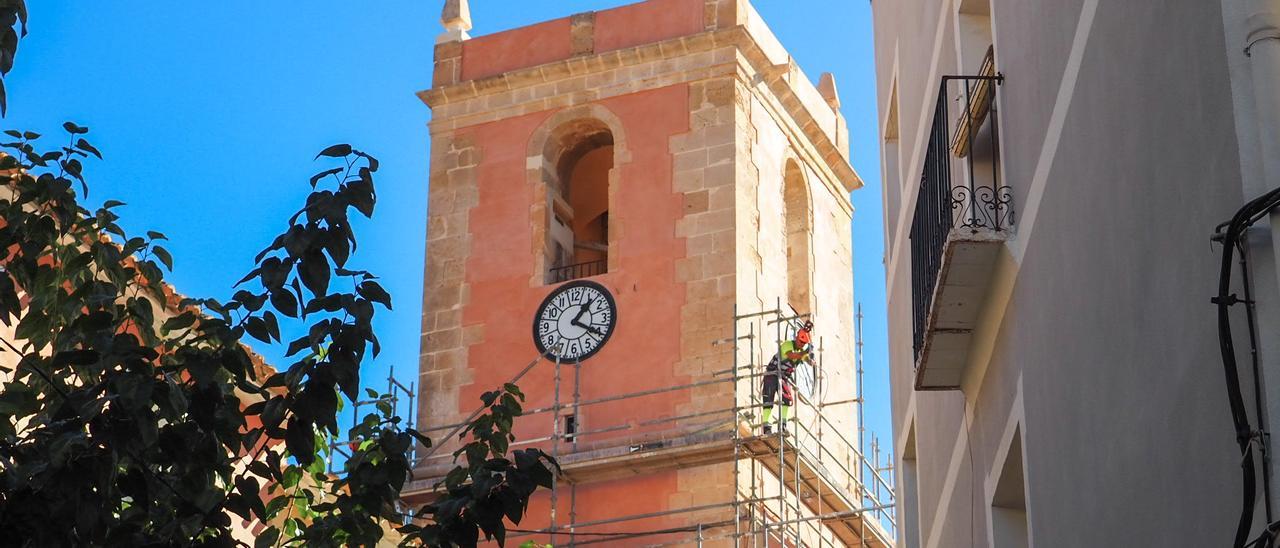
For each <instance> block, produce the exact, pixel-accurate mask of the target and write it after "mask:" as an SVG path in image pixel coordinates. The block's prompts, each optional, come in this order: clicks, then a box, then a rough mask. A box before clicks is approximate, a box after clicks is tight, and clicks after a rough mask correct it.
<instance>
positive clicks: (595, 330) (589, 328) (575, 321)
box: [569, 318, 604, 337]
mask: <svg viewBox="0 0 1280 548" xmlns="http://www.w3.org/2000/svg"><path fill="white" fill-rule="evenodd" d="M569 323H570V324H571V325H573V326H575V327H581V328H583V329H586V330H587V331H590V332H592V333H595V334H596V335H599V336H601V337H603V336H604V331H601V330H599V329H598V328H596V326H594V325H588V324H585V323H582V322H580V321H578V319H577V318H574V319H572V320H570V321H569Z"/></svg>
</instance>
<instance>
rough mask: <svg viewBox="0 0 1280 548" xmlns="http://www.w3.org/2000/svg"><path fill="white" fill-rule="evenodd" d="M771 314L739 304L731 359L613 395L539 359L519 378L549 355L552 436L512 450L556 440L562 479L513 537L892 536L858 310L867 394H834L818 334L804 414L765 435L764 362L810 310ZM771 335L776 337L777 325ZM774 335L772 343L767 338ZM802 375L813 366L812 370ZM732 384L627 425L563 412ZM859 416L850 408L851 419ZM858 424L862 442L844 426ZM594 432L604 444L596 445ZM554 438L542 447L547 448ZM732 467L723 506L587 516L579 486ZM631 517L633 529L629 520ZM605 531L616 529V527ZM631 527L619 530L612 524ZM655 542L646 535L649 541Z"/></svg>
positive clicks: (801, 400)
mask: <svg viewBox="0 0 1280 548" xmlns="http://www.w3.org/2000/svg"><path fill="white" fill-rule="evenodd" d="M777 304H778V305H777V306H776V307H774V308H773V309H772V310H765V311H761V312H753V313H747V314H738V313H737V311H736V310H735V315H734V322H733V323H734V330H733V336H732V338H730V339H725V340H721V341H716V342H715V343H714V344H716V345H724V344H730V345H732V348H733V352H732V354H733V359H732V362H733V363H732V364H731V365H730V367H728V368H725V369H721V370H716V371H713V372H712V373H710V374H704V375H702V376H701V377H698V378H695V379H693V382H688V383H684V384H680V385H677V386H669V387H662V388H654V389H649V390H639V391H634V392H628V393H623V394H614V395H610V396H606V397H599V398H590V399H584V398H582V395H581V378H582V368H581V366H580V364H562V363H561V362H560V361H559V360H553V359H546V356H539V357H538V358H536V359H535V360H533V361H532V362H531V363H530V364H529V365H528V366H526V367H525V368H524V369H523V370H521V371H520V373H519V374H517V375H516V376H515V378H513V379H512V382H518V381H519V380H520V379H521V378H522V377H524V375H525V374H527V373H528V372H529V371H530V370H532V369H533V368H534V367H535V366H537V364H539V363H547V364H548V365H551V366H553V367H554V371H552V372H551V373H552V375H553V377H552V378H553V390H554V394H553V395H552V398H551V405H549V406H545V407H539V408H535V409H529V410H526V411H525V413H524V418H525V420H533V419H529V417H531V416H536V415H547V416H548V417H549V419H550V421H551V428H550V430H549V432H550V433H549V434H548V435H545V436H539V437H535V438H532V439H524V440H519V441H517V442H515V443H513V444H512V447H513V448H514V447H518V446H528V445H533V444H546V445H549V446H550V447H549V448H547V449H546V450H547V451H548V453H550V454H551V455H552V456H554V457H555V458H556V459H557V460H558V461H559V462H560V464H561V468H562V475H561V476H560V477H559V478H557V480H556V481H555V483H554V486H553V488H552V489H551V493H550V498H551V509H550V515H549V520H548V521H549V525H548V527H546V528H544V529H540V530H537V531H529V532H518V533H512V534H509V535H508V537H507V538H508V539H509V540H510V539H515V538H517V537H528V536H536V537H542V538H546V539H547V540H548V541H550V542H551V543H552V544H555V545H556V546H561V545H567V546H587V545H592V544H600V543H612V542H620V541H624V540H626V541H627V543H628V544H629V545H637V544H641V545H648V546H678V545H679V546H699V547H700V546H702V545H703V543H704V542H710V541H717V542H719V543H720V544H723V543H724V542H725V541H730V540H731V541H732V543H733V545H735V546H751V547H755V546H765V547H768V546H779V547H785V546H793V547H799V546H820V547H825V546H856V547H864V546H865V547H875V548H881V547H885V548H887V547H889V546H892V545H893V541H892V539H893V538H894V536H895V530H896V522H895V517H894V513H893V505H894V503H893V493H894V489H893V484H892V476H891V474H890V472H891V466H888V465H882V463H881V462H880V458H879V450H878V444H877V445H876V455H875V456H874V457H873V459H868V457H867V455H866V453H865V452H864V451H863V447H862V442H863V439H864V435H863V426H862V419H861V416H862V403H863V400H864V398H863V393H862V359H861V347H862V341H861V307H859V312H858V323H857V333H856V335H857V340H856V348H857V352H856V355H855V359H856V361H857V369H856V375H857V377H856V396H855V397H853V398H845V399H840V400H835V401H830V400H828V398H827V397H826V396H827V392H828V390H827V389H828V388H829V387H828V385H827V384H828V383H829V382H830V379H828V378H827V377H828V375H826V374H824V369H823V361H824V354H825V347H824V346H825V345H824V341H823V339H822V338H819V339H818V340H817V341H815V342H816V343H817V344H816V347H815V360H814V367H813V371H812V372H811V376H810V377H808V378H807V379H805V381H804V383H805V384H807V386H804V390H795V391H794V392H795V401H794V405H793V407H792V411H793V414H792V415H791V416H790V417H787V418H786V419H785V423H783V422H781V421H780V422H779V425H780V426H782V425H783V424H785V427H779V428H777V429H776V430H775V431H774V432H773V433H771V434H767V435H766V434H760V433H757V431H758V427H759V426H760V424H758V421H757V420H756V417H757V415H758V409H759V408H760V402H761V394H760V379H761V378H763V377H764V376H765V375H766V372H765V366H766V364H767V363H768V361H769V359H770V358H772V357H773V355H774V352H776V351H777V349H778V348H779V345H780V344H781V342H782V341H784V340H787V339H788V338H790V337H792V336H793V334H794V333H795V331H796V329H798V327H799V324H800V323H802V322H803V321H804V320H805V319H807V317H808V315H807V314H801V313H797V312H796V311H795V310H794V309H790V307H788V308H787V309H785V310H784V308H783V305H782V302H781V300H779V301H778V303H777ZM766 334H768V335H766ZM766 341H769V342H768V343H766ZM569 365H572V366H573V370H572V375H573V379H572V392H571V399H568V398H566V397H565V396H570V394H562V392H567V390H565V386H564V385H565V384H568V383H567V382H565V380H564V379H563V378H562V372H561V369H562V367H564V366H569ZM801 376H802V377H803V375H801ZM725 385H728V387H729V390H728V393H731V394H732V396H731V398H732V399H730V400H728V401H730V402H731V403H732V405H729V406H725V407H720V408H715V409H711V410H697V411H696V412H692V413H684V414H679V415H677V416H670V417H653V418H645V419H644V420H626V421H624V422H622V423H621V424H610V425H593V428H592V429H589V430H582V429H580V428H578V425H579V423H576V422H575V423H573V426H568V425H567V424H566V423H565V422H564V419H565V417H575V419H576V418H580V417H582V416H583V415H582V412H583V410H587V409H590V408H591V407H593V406H599V405H604V404H608V403H613V402H621V401H628V400H639V399H643V398H647V397H653V396H657V395H660V394H669V393H672V392H679V391H687V392H690V393H694V392H695V391H698V392H705V391H707V390H714V389H715V387H719V386H725ZM850 404H854V405H856V406H857V411H856V413H857V420H856V421H852V420H850V421H840V422H844V423H846V424H845V425H843V427H841V426H838V425H837V422H833V421H832V420H831V418H830V417H829V415H834V414H835V413H837V412H838V411H837V410H838V409H842V408H843V409H847V408H846V407H844V406H846V405H850ZM474 416H475V414H473V415H472V417H470V418H468V419H467V420H464V421H462V422H459V423H455V424H446V425H441V426H435V427H432V428H429V429H427V430H424V431H423V432H424V433H427V434H428V435H431V436H432V437H436V436H437V435H439V434H440V433H442V432H445V431H449V433H448V434H445V435H444V436H442V437H441V438H439V439H442V440H449V439H451V438H452V437H453V435H454V433H456V432H458V431H459V430H460V429H461V428H462V427H464V426H465V424H466V423H467V422H469V421H470V419H471V418H474ZM850 418H851V419H852V417H850ZM854 428H856V429H857V432H856V439H857V440H858V443H857V444H856V445H855V444H854V443H852V442H851V441H850V439H849V438H848V437H847V436H846V433H845V432H844V431H843V430H853V429H854ZM592 440H600V441H601V442H602V443H598V444H595V445H589V444H590V442H591V441H592ZM443 446H444V443H441V444H438V445H436V446H435V447H433V448H432V450H431V451H428V452H425V454H424V455H421V456H419V457H418V458H417V460H416V461H415V469H417V470H420V471H427V472H430V473H429V474H428V475H429V476H433V477H431V478H430V479H423V480H418V481H415V482H413V484H411V485H410V486H409V487H407V488H406V494H407V495H421V496H430V493H431V491H432V490H433V489H434V487H433V486H434V483H435V482H436V481H437V480H438V479H439V476H442V475H443V472H444V471H447V469H448V468H449V467H450V466H451V465H452V460H451V459H452V457H451V455H449V454H448V452H444V454H442V455H439V456H437V455H435V453H436V450H438V449H440V448H441V447H443ZM544 447H545V446H544ZM727 463H732V465H733V470H732V474H733V485H734V488H733V489H732V493H725V500H724V501H723V502H718V503H712V504H698V505H690V506H687V507H682V508H675V509H670V510H664V511H660V512H647V513H636V514H630V515H622V516H617V517H612V518H609V519H603V520H591V521H581V520H579V519H578V512H577V504H578V501H577V499H578V496H577V495H578V494H577V487H578V486H579V485H580V484H585V483H591V482H596V481H605V480H608V479H615V478H621V477H628V476H634V475H637V474H644V473H647V472H657V471H663V470H675V469H684V468H691V467H698V466H705V465H714V464H727ZM562 490H567V491H568V493H567V495H568V499H569V503H568V510H569V512H568V516H567V520H565V519H564V517H565V516H560V515H557V508H558V507H559V504H558V502H559V501H560V500H561V497H562V495H563V494H562V493H561V492H560V491H562ZM694 514H698V515H719V516H722V518H719V519H712V520H703V519H698V520H694V519H685V520H683V521H685V522H688V523H690V524H689V525H685V526H680V527H665V528H653V529H642V528H639V527H638V526H641V525H643V523H640V524H637V522H643V521H644V520H654V519H658V518H670V517H673V516H679V515H688V516H690V517H692V516H693V515H694ZM628 525H630V526H631V527H632V529H627V526H628ZM602 528H610V529H609V530H608V531H605V530H603V529H602ZM612 528H621V529H612ZM646 541H647V542H648V543H647V544H645V542H646Z"/></svg>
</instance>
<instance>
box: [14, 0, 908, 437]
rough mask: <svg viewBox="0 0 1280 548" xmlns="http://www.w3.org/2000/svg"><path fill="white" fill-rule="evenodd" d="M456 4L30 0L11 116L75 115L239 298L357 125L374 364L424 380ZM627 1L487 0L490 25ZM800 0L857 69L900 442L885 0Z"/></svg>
mask: <svg viewBox="0 0 1280 548" xmlns="http://www.w3.org/2000/svg"><path fill="white" fill-rule="evenodd" d="M441 3H442V2H441V0H429V1H424V0H413V1H409V0H379V1H377V2H368V3H352V2H338V1H336V0H308V1H294V2H250V1H248V0H225V1H223V2H216V3H195V2H157V1H155V0H112V1H111V2H47V1H38V2H30V3H29V4H30V10H31V24H30V32H31V34H30V35H29V36H28V37H27V38H26V39H25V40H23V41H22V43H21V45H20V47H19V52H18V56H17V61H16V65H15V68H14V70H13V72H12V73H10V75H9V77H8V78H7V79H6V81H5V86H6V88H8V90H9V115H8V118H6V119H5V120H4V121H3V122H2V123H3V126H4V129H23V130H33V131H38V132H41V133H44V134H45V135H47V136H48V137H46V140H48V142H47V143H46V146H53V145H55V144H60V142H61V141H60V139H61V137H60V132H61V130H60V129H59V128H60V126H61V124H62V122H63V121H66V120H74V121H76V122H77V123H79V124H80V125H84V126H88V127H90V128H91V129H92V133H91V134H90V135H89V137H90V140H91V141H92V142H93V143H94V144H95V145H97V147H98V148H99V149H101V150H102V152H103V154H104V155H105V157H106V160H105V161H103V162H93V163H90V164H89V165H88V166H87V168H86V172H87V174H88V175H89V177H90V181H91V183H92V185H93V186H92V191H91V195H90V197H89V202H90V203H91V204H100V203H101V202H102V201H103V200H106V199H118V200H122V201H124V202H127V203H128V206H127V207H126V208H124V209H122V210H119V211H118V212H119V213H121V214H122V215H123V216H124V222H123V223H122V224H123V226H124V227H125V228H126V229H127V230H129V231H130V232H131V233H139V234H140V233H142V232H143V231H145V230H159V231H161V232H164V233H165V234H167V235H168V236H169V238H170V239H171V240H172V241H171V242H170V244H169V246H168V247H169V248H170V250H171V251H172V252H173V255H174V256H175V272H174V273H173V274H172V276H171V280H172V281H173V282H174V283H175V285H176V286H177V287H178V289H179V290H180V291H181V292H183V293H185V294H187V295H192V296H213V297H219V298H227V297H229V296H230V295H231V293H232V291H231V289H230V288H231V285H232V284H233V283H235V281H236V280H238V279H239V278H240V277H241V276H242V275H243V274H244V273H246V272H248V271H249V270H250V269H251V268H252V262H251V261H252V259H253V256H254V254H255V253H256V252H257V251H258V250H260V249H261V248H263V247H264V246H265V245H267V244H268V243H270V240H271V238H272V237H273V236H274V235H275V234H277V233H278V232H279V231H280V230H281V229H282V228H284V222H285V220H286V219H287V218H288V216H289V215H290V214H291V213H292V212H293V211H294V210H295V209H296V208H297V207H298V206H299V205H300V204H301V203H302V201H303V199H304V198H305V196H306V194H307V193H308V191H309V187H308V186H307V184H306V181H307V179H308V177H309V176H310V175H311V174H312V173H314V172H315V171H317V170H318V169H317V168H318V167H319V165H318V164H315V163H313V162H312V161H311V158H312V157H313V156H315V153H316V152H317V151H319V150H320V149H321V148H324V147H325V146H327V145H330V144H333V143H338V142H348V143H351V144H353V145H355V146H356V147H357V148H360V149H363V150H366V151H368V152H370V153H372V154H374V155H376V156H378V157H379V158H380V159H381V160H382V169H381V171H380V172H379V177H378V180H377V184H378V190H379V198H380V200H379V202H378V210H377V213H376V215H375V216H374V219H373V220H372V221H370V222H364V223H360V224H358V225H357V226H356V230H357V234H358V236H359V237H360V249H359V251H358V253H357V255H356V256H355V260H354V263H355V266H356V267H358V268H363V269H367V270H370V271H372V272H375V273H377V274H379V275H380V276H381V277H382V278H383V282H384V285H385V286H386V287H387V289H388V290H389V291H390V292H391V293H392V296H393V298H394V300H395V304H396V309H395V311H394V312H392V313H382V314H380V316H379V318H378V320H377V326H376V327H377V329H378V333H379V336H380V338H381V340H382V342H383V347H384V351H383V354H382V355H381V356H380V357H379V358H378V359H377V360H376V361H375V362H373V363H372V364H370V365H369V366H368V367H367V368H366V370H365V372H364V380H365V384H366V385H368V386H373V387H384V386H385V381H383V380H380V379H385V378H386V372H387V370H388V368H389V367H390V366H391V365H392V364H394V365H395V368H396V372H397V377H399V378H401V379H403V380H404V381H406V382H407V381H409V380H412V379H413V378H414V376H415V375H414V372H416V371H417V356H418V344H419V313H420V303H421V302H422V260H423V251H424V242H425V235H424V233H425V224H426V223H425V218H426V217H425V215H426V192H427V172H428V166H427V162H428V155H427V150H428V145H429V142H428V135H427V128H426V122H427V120H428V119H429V117H430V111H429V110H428V109H427V107H426V106H424V105H423V104H422V103H421V102H420V101H419V100H418V99H417V98H416V97H415V96H414V92H416V91H418V90H421V89H424V88H427V87H429V86H430V82H431V53H432V46H433V42H434V38H435V36H436V34H438V33H439V32H440V25H439V23H438V18H439V10H440V6H441ZM627 3H630V1H627V0H608V1H606V0H594V1H588V0H562V1H558V2H549V1H545V0H532V1H525V2H513V1H511V0H501V1H499V0H472V2H471V5H472V13H473V18H474V21H475V29H474V30H473V31H472V33H473V34H477V35H478V34H487V33H491V32H495V31H499V30H503V29H507V28H512V27H516V26H521V25H526V24H530V23H534V22H537V21H541V20H545V19H550V18H554V17H561V16H565V15H569V14H572V13H577V12H582V11H589V10H593V9H602V8H607V7H613V6H618V5H623V4H627ZM798 3H799V2H797V1H796V0H756V1H755V5H756V8H757V9H758V10H759V11H760V12H761V13H762V14H763V15H764V17H765V19H766V21H768V23H769V25H770V26H771V27H772V28H773V30H774V32H775V33H776V34H777V35H778V37H779V38H780V39H781V41H782V43H783V44H784V45H786V46H787V47H788V48H789V49H790V51H791V52H792V55H793V56H794V57H795V59H796V60H797V62H798V63H799V64H800V66H801V67H802V68H803V69H804V70H805V72H806V73H807V74H808V75H809V76H810V77H811V78H817V77H818V75H819V74H821V73H822V72H832V73H834V74H835V75H836V79H837V82H838V84H839V88H840V93H841V97H842V101H843V107H844V114H845V116H846V118H847V119H848V121H849V129H850V133H851V138H852V147H851V148H852V151H853V152H852V156H853V165H854V167H855V168H856V169H857V170H858V172H859V173H860V174H861V175H862V177H863V179H865V180H866V182H867V186H866V187H865V188H863V189H862V190H859V191H857V192H854V193H853V202H854V205H855V207H856V208H857V211H856V213H855V216H854V227H853V234H854V241H853V245H854V257H855V267H854V273H853V274H854V280H855V292H856V295H857V299H858V300H859V301H860V302H862V303H863V308H864V310H865V312H866V314H867V319H866V324H865V328H864V329H865V336H866V343H867V344H866V351H865V358H866V388H867V398H868V402H867V405H866V408H865V409H866V422H867V425H868V427H869V429H871V430H872V431H874V432H876V433H877V434H878V435H879V436H880V438H881V440H882V444H884V445H891V443H890V441H889V440H891V439H892V436H891V435H890V414H889V381H888V370H887V363H888V360H887V352H886V348H885V347H886V344H887V343H886V341H887V337H886V332H885V329H886V327H885V312H884V311H885V305H884V267H883V265H882V263H881V257H882V256H883V241H884V240H883V236H882V220H881V201H880V162H879V150H878V148H877V146H878V139H877V138H876V110H875V104H876V103H875V86H874V82H875V72H874V65H873V57H872V49H871V48H872V36H871V7H870V2H866V1H861V0H805V1H804V2H803V3H804V9H803V10H797V9H796V5H797V4H798ZM352 6H361V7H358V8H353V7H352ZM517 6H518V7H517ZM55 136H57V137H56V138H57V139H59V141H56V142H55V141H54V138H55ZM263 350H264V354H266V355H267V356H268V358H271V357H273V356H279V355H280V353H281V352H279V351H273V350H271V349H263ZM849 434H850V435H851V436H852V435H853V433H849ZM868 439H869V438H868Z"/></svg>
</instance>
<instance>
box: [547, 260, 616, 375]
mask: <svg viewBox="0 0 1280 548" xmlns="http://www.w3.org/2000/svg"><path fill="white" fill-rule="evenodd" d="M617 323H618V307H617V304H615V303H614V301H613V295H611V294H609V290H607V289H605V288H604V286H602V285H600V284H598V283H595V282H591V281H587V280H578V281H575V282H569V283H567V284H564V285H562V286H560V287H557V288H556V289H555V290H554V291H552V292H551V294H550V295H547V298H546V299H543V301H542V304H541V305H539V306H538V310H537V315H536V316H534V318H533V341H534V344H536V345H537V346H538V351H539V352H541V353H543V354H546V355H547V356H549V357H552V358H556V357H558V358H560V361H565V362H580V361H583V360H585V359H587V358H590V357H591V356H592V355H594V354H595V353H596V352H599V351H600V348H601V347H603V346H604V343H605V342H608V340H609V336H610V335H612V334H613V328H614V326H616V325H617Z"/></svg>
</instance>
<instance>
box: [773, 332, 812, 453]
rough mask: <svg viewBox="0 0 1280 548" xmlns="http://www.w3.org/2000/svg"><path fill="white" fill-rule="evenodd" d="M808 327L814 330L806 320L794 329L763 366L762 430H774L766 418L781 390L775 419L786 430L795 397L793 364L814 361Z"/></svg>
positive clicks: (810, 363) (794, 365)
mask: <svg viewBox="0 0 1280 548" xmlns="http://www.w3.org/2000/svg"><path fill="white" fill-rule="evenodd" d="M811 331H813V322H810V321H806V322H805V323H804V326H803V327H801V328H800V329H799V330H797V331H796V335H795V338H793V339H792V340H789V341H783V343H782V344H780V345H778V353H777V354H776V355H774V356H773V359H772V360H769V365H768V366H767V367H765V371H764V386H763V387H762V389H761V392H763V396H764V417H763V418H764V420H763V421H761V424H762V430H763V432H764V433H765V434H772V433H773V427H772V426H770V425H769V421H770V420H771V419H772V418H773V402H774V399H776V397H777V396H779V394H778V392H779V391H781V392H782V393H781V394H780V395H781V396H782V397H781V400H782V411H781V413H780V414H779V416H778V422H779V423H780V424H781V425H782V429H783V430H784V431H785V430H786V425H787V415H788V414H789V413H790V411H791V404H792V401H793V400H794V393H793V392H794V390H795V388H794V387H795V374H796V367H798V366H799V365H800V364H801V363H808V364H809V365H810V366H812V365H813V345H812V344H810V340H811V338H812V337H811V335H810V332H811Z"/></svg>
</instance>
